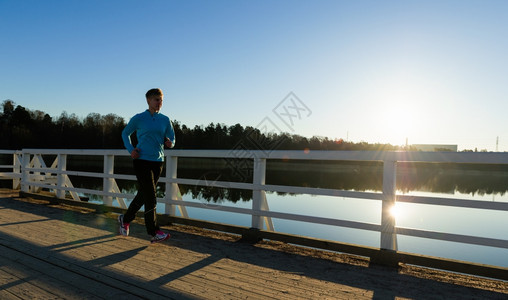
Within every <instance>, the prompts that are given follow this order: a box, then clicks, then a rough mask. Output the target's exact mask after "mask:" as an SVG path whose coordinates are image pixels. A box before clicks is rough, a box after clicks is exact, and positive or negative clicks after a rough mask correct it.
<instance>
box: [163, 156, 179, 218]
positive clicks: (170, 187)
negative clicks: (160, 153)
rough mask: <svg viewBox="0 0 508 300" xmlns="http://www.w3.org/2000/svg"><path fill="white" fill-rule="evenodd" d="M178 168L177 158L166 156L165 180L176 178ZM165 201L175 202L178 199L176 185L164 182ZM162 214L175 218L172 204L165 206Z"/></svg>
mask: <svg viewBox="0 0 508 300" xmlns="http://www.w3.org/2000/svg"><path fill="white" fill-rule="evenodd" d="M177 168H178V157H176V156H168V157H167V159H166V179H168V178H171V179H175V178H176V171H177ZM165 198H166V199H169V200H176V199H177V198H178V185H177V184H176V183H174V182H166V195H165ZM164 212H165V214H166V215H170V216H175V215H176V207H175V205H173V204H167V203H166V205H165V208H164Z"/></svg>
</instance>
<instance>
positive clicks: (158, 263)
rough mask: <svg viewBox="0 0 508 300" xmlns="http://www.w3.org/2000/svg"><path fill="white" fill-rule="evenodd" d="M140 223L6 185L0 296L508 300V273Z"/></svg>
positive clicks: (0, 193)
mask: <svg viewBox="0 0 508 300" xmlns="http://www.w3.org/2000/svg"><path fill="white" fill-rule="evenodd" d="M164 229H165V230H166V231H168V232H170V233H171V235H172V238H171V239H170V240H168V241H166V242H164V243H161V244H156V245H150V244H149V241H148V237H147V236H146V234H145V229H144V226H143V224H141V223H134V224H132V225H131V236H129V237H122V236H118V235H117V234H116V232H117V223H116V219H115V216H114V215H113V214H110V213H108V214H99V213H96V212H95V211H92V210H89V209H86V208H78V207H72V206H68V205H53V204H50V203H49V202H47V201H43V200H36V199H26V198H19V197H18V195H17V193H16V192H14V191H11V190H0V299H454V298H455V299H508V282H506V281H497V280H490V279H481V278H476V277H472V276H465V275H457V274H451V273H446V272H440V271H432V270H426V269H421V268H416V267H411V266H401V267H400V268H399V270H394V269H389V268H384V267H379V266H369V263H368V261H367V260H366V259H362V258H354V257H351V256H346V255H342V254H337V253H330V252H324V251H317V250H312V249H305V248H301V247H296V246H290V245H286V244H283V243H276V242H260V243H258V244H255V245H252V244H248V243H243V242H241V241H239V237H238V236H235V235H230V234H223V233H217V232H212V231H206V230H203V229H198V228H193V227H188V226H178V225H173V226H168V227H164Z"/></svg>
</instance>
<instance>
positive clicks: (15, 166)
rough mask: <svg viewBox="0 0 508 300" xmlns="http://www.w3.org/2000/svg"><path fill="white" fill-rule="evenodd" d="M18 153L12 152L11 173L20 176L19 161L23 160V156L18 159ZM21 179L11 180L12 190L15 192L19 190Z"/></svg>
mask: <svg viewBox="0 0 508 300" xmlns="http://www.w3.org/2000/svg"><path fill="white" fill-rule="evenodd" d="M19 156H20V155H19V153H18V152H14V154H13V157H12V173H14V174H19V175H21V160H22V159H23V158H22V157H23V155H21V159H20V157H19ZM20 183H21V178H16V177H15V178H13V179H12V189H13V190H17V189H19V188H20Z"/></svg>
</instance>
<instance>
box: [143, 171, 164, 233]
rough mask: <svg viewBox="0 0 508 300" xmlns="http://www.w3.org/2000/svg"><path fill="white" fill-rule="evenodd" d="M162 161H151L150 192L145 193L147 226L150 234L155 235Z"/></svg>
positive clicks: (157, 226) (157, 227)
mask: <svg viewBox="0 0 508 300" xmlns="http://www.w3.org/2000/svg"><path fill="white" fill-rule="evenodd" d="M162 167H163V163H162V162H150V193H149V194H148V193H147V194H146V195H145V226H146V231H147V232H148V234H149V235H152V236H154V235H155V233H156V232H157V230H159V229H160V228H159V225H158V224H157V209H156V208H157V193H156V191H157V182H159V177H160V175H161V173H162Z"/></svg>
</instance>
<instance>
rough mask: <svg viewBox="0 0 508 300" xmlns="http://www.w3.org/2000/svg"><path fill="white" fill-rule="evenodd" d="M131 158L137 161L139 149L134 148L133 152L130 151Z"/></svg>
mask: <svg viewBox="0 0 508 300" xmlns="http://www.w3.org/2000/svg"><path fill="white" fill-rule="evenodd" d="M131 157H132V158H133V159H137V158H139V149H138V148H134V150H132V152H131Z"/></svg>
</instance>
